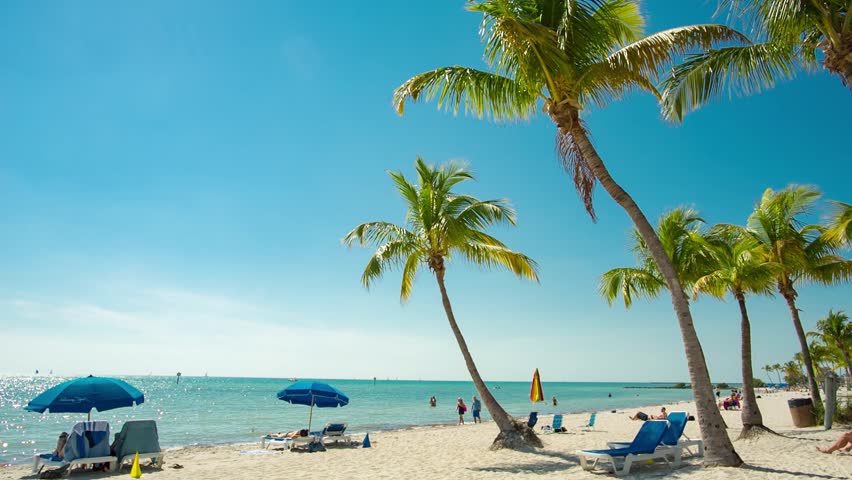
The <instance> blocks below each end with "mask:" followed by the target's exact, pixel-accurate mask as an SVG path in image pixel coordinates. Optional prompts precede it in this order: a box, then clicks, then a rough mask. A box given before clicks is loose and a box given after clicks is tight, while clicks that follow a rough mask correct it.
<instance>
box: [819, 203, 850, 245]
mask: <svg viewBox="0 0 852 480" xmlns="http://www.w3.org/2000/svg"><path fill="white" fill-rule="evenodd" d="M832 204H833V205H832V212H831V214H830V216H829V218H828V229H827V230H826V231H825V235H826V237H828V239H829V240H830V241H833V242H836V243H838V244H846V245H852V240H850V239H852V205H850V204H848V203H843V202H832Z"/></svg>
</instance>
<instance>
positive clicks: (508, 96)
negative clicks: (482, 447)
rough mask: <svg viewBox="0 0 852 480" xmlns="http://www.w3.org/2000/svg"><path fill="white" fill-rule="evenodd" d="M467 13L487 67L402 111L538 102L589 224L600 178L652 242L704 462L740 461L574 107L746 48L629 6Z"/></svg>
mask: <svg viewBox="0 0 852 480" xmlns="http://www.w3.org/2000/svg"><path fill="white" fill-rule="evenodd" d="M467 8H468V9H469V10H471V11H474V12H479V13H482V14H483V22H482V27H481V29H480V34H481V37H482V39H483V42H484V43H485V54H484V58H485V61H486V62H487V63H488V65H489V66H490V68H491V71H483V70H479V69H475V68H470V67H464V66H459V65H456V66H450V67H443V68H438V69H435V70H432V71H429V72H425V73H421V74H420V75H417V76H415V77H413V78H411V79H409V80H408V81H406V82H405V83H403V84H402V85H401V86H400V87H398V88H397V89H396V91H395V92H394V105H395V106H396V109H397V111H398V112H399V113H400V114H402V113H403V111H404V107H405V102H406V100H408V99H411V100H412V101H416V100H418V99H420V98H421V96H422V97H423V98H425V99H426V100H430V99H437V101H438V105H439V107H441V106H443V107H444V108H446V109H452V110H453V112H455V113H457V112H458V110H459V107H461V106H462V104H463V105H464V109H465V111H466V112H470V113H473V114H475V115H476V116H478V117H480V118H481V117H483V116H488V117H490V118H491V119H493V120H495V121H501V122H502V121H512V120H516V119H522V118H529V117H532V116H533V115H534V114H535V113H536V112H537V111H538V109H539V105H540V103H541V106H542V107H543V110H544V111H546V112H547V113H548V115H549V116H550V118H551V120H553V122H554V123H555V124H556V126H557V129H558V133H557V136H556V145H557V151H558V153H559V157H560V159H561V161H562V164H563V166H564V167H565V169H566V170H567V172H568V173H569V174H570V175H571V176H572V177H573V179H574V187H575V188H576V189H577V191H578V192H579V194H580V196H581V198H582V200H583V203H584V205H585V207H586V210H587V211H588V212H589V215H590V216H591V217H592V219H594V218H595V214H594V208H593V205H592V189H593V187H594V186H595V183H596V181H599V182H600V183H601V185H602V186H603V188H604V189H605V190H606V192H607V193H608V194H609V195H610V196H611V197H612V198H613V200H615V201H616V202H617V203H618V204H619V205H620V206H621V207H622V208H623V209H624V210H625V211H626V212H627V214H628V216H629V217H630V219H631V220H632V221H633V223H634V225H635V226H636V229H637V230H638V231H639V233H640V235H641V236H642V238H643V239H644V241H645V243H646V244H647V245H648V249H649V251H650V253H651V256H652V257H653V259H654V262H655V263H656V264H657V266H658V268H659V270H660V272H661V274H662V278H663V279H664V280H665V282H666V285H667V286H668V289H669V290H670V291H671V292H677V293H675V294H673V295H672V304H673V307H674V310H675V312H676V314H677V319H678V323H679V326H680V330H681V335H682V337H683V343H684V349H685V351H686V359H687V364H688V367H689V373H690V381H691V383H692V386H693V395H694V397H695V402H696V409H697V413H698V420H699V425H700V426H701V433H702V436H703V437H704V440H705V442H706V443H707V445H708V447H709V448H708V451H707V455H706V456H705V460H704V463H705V465H725V466H737V465H740V464H742V460H741V459H740V457H739V455H737V453H736V451H734V448H733V445H732V444H731V441H730V439H729V438H728V435H727V433H726V432H725V430H724V427H723V425H724V422H723V421H722V416H721V414H720V413H719V410H718V408H716V402H715V397H714V394H713V386H712V384H711V383H710V376H709V374H708V372H707V365H706V362H705V359H704V353H703V351H702V349H701V343H700V342H699V340H698V336H697V334H696V332H695V327H694V325H693V322H692V316H691V314H690V311H689V301H688V299H687V296H686V295H685V294H684V293H683V287H682V286H681V285H680V283H679V281H678V278H677V272H676V271H675V268H674V267H673V266H672V263H671V261H670V259H669V258H668V257H667V256H666V253H665V249H664V248H663V245H662V244H661V243H660V241H659V239H658V238H657V237H656V235H655V234H654V229H653V227H652V226H651V224H650V223H649V222H648V219H647V218H646V217H645V215H644V214H643V213H642V211H641V210H640V209H639V206H638V205H637V204H636V202H635V201H634V200H633V198H631V197H630V195H628V194H627V192H626V191H625V190H624V189H623V188H622V187H621V186H620V185H619V184H617V183H616V182H615V180H614V179H613V178H612V176H611V175H610V173H609V171H608V170H607V168H606V166H605V165H604V163H603V160H602V159H601V158H600V156H599V155H598V153H597V150H596V149H595V147H594V146H593V145H592V142H591V139H590V137H589V133H588V130H587V129H586V125H585V123H584V122H583V121H582V120H581V117H580V111H581V110H583V109H585V108H588V107H591V106H603V105H605V104H606V103H607V102H608V101H609V100H613V99H618V98H620V97H621V96H622V95H623V94H625V93H627V92H629V91H631V90H634V89H640V90H645V91H648V92H651V93H652V94H654V95H656V96H658V98H660V97H659V92H658V91H657V89H656V88H655V87H654V81H655V80H656V78H657V70H658V69H659V68H660V67H662V66H664V65H665V64H667V63H669V62H670V61H671V60H672V58H673V57H674V56H678V55H680V54H682V53H683V52H686V51H688V50H690V49H692V48H701V49H705V48H709V47H710V46H712V45H713V44H715V43H717V42H747V39H746V38H745V37H744V36H743V35H742V34H740V33H739V32H736V31H735V30H733V29H731V28H729V27H726V26H724V25H693V26H687V27H679V28H674V29H670V30H666V31H663V32H659V33H656V34H652V35H649V36H646V37H643V30H644V18H643V17H642V14H641V12H640V10H639V5H638V2H637V1H635V0H571V1H566V0H482V1H480V2H468V4H467Z"/></svg>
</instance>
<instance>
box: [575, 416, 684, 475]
mask: <svg viewBox="0 0 852 480" xmlns="http://www.w3.org/2000/svg"><path fill="white" fill-rule="evenodd" d="M668 425H669V422H668V421H666V420H650V421H648V422H645V423H643V424H642V428H640V429H639V433H637V434H636V438H634V439H633V441H632V442H630V444H629V445H628V446H627V447H624V448H613V449H608V450H578V451H577V452H576V453H577V455H578V456H579V457H580V466H581V467H583V470H594V468H595V467H596V466H597V464H598V462H604V463H610V464H612V470H613V472H614V473H615V474H616V475H618V476H623V475H627V474H628V473H630V467H631V466H633V464H634V463H636V462H644V461H647V460H652V461H653V460H657V459H659V460H662V461H664V462H665V463H666V464H667V465H669V466H671V464H670V463H669V459H668V457H674V465H675V466H680V450H679V449H676V448H670V447H660V440H662V438H663V435H664V434H665V433H666V430H667V429H668ZM618 462H621V468H619V467H618Z"/></svg>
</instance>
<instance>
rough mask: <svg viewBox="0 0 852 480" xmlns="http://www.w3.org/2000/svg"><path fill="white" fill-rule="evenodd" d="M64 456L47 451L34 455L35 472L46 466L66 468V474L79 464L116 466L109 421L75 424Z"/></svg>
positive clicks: (66, 443) (66, 444)
mask: <svg viewBox="0 0 852 480" xmlns="http://www.w3.org/2000/svg"><path fill="white" fill-rule="evenodd" d="M62 454H63V458H57V457H55V456H54V455H53V454H50V453H46V454H41V455H36V456H35V457H33V473H38V472H41V470H42V469H43V468H44V467H55V468H64V469H65V471H64V475H69V474H70V473H71V469H72V468H74V467H75V466H78V465H94V464H96V463H108V464H110V466H111V468H113V469H114V468H115V466H116V465H117V464H118V463H117V460H118V459H117V458H116V457H114V456H112V455H110V451H109V423H107V422H102V421H98V422H79V423H77V424H76V425H74V428H73V429H72V430H71V434H70V435H68V441H66V442H65V449H64V450H63V452H62Z"/></svg>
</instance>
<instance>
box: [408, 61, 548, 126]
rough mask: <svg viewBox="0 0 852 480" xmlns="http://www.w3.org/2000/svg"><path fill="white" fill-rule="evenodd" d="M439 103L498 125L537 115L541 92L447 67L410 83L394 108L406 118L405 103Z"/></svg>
mask: <svg viewBox="0 0 852 480" xmlns="http://www.w3.org/2000/svg"><path fill="white" fill-rule="evenodd" d="M421 97H423V98H424V100H425V101H427V102H428V101H430V100H432V99H437V100H438V108H443V109H444V110H446V111H452V112H453V114H458V111H459V109H460V108H463V109H464V112H465V113H466V114H468V113H469V114H473V115H475V116H476V117H477V118H482V117H483V116H485V117H488V118H491V119H493V120H495V121H507V120H515V119H526V118H529V117H530V116H532V115H533V114H534V113H535V102H536V99H537V92H535V91H531V90H529V89H528V88H527V87H526V86H525V85H523V84H521V83H519V82H516V81H515V80H513V79H511V78H509V77H504V76H501V75H497V74H494V73H489V72H484V71H481V70H476V69H473V68H467V67H462V66H453V67H444V68H438V69H436V70H432V71H430V72H425V73H421V74H420V75H417V76H415V77H412V78H410V79H408V80H407V81H406V82H405V83H403V84H402V85H400V86H399V87H397V89H396V90H395V91H394V93H393V105H394V108H395V109H396V111H397V113H399V114H400V115H402V114H403V112H404V110H405V101H406V100H408V99H411V101H412V102H416V101H418V100H419V99H420V98H421Z"/></svg>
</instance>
